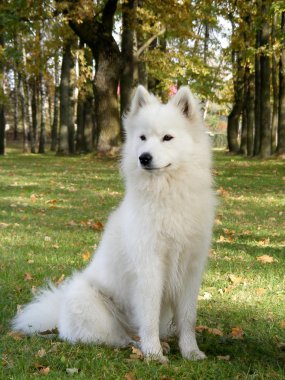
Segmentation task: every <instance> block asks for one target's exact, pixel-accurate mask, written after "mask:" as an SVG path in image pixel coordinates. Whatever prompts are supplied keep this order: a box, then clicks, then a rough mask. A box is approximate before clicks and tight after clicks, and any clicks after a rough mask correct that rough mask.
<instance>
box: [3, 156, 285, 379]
mask: <svg viewBox="0 0 285 380" xmlns="http://www.w3.org/2000/svg"><path fill="white" fill-rule="evenodd" d="M214 175H215V181H216V188H217V192H218V193H219V207H218V209H217V216H216V224H215V231H214V238H213V245H212V251H211V253H210V258H209V264H208V268H207V271H206V273H205V277H204V281H203V286H202V289H201V292H200V296H199V310H198V322H197V325H198V326H197V336H198V343H199V345H200V348H201V349H202V350H204V351H205V352H206V354H207V356H208V359H207V360H205V361H202V362H187V361H185V360H183V359H182V358H181V356H180V354H179V351H178V347H177V342H176V341H175V340H172V341H170V342H169V344H170V347H171V352H170V354H169V359H170V364H169V365H168V366H162V365H160V364H157V363H151V364H148V363H145V362H143V361H142V360H140V359H138V358H136V355H135V354H132V350H131V348H127V349H120V350H118V349H112V348H106V347H97V346H94V345H83V344H76V345H70V344H68V343H65V342H61V341H60V340H59V339H58V337H57V335H47V336H33V337H24V336H21V335H18V334H12V333H11V331H10V326H9V323H10V320H11V318H12V316H13V315H14V314H15V313H16V311H17V307H19V306H18V305H21V304H23V303H25V302H27V301H29V300H30V299H31V292H34V291H35V290H36V288H38V287H39V286H41V285H42V284H44V283H45V281H46V280H47V279H52V280H53V281H54V282H57V283H59V282H61V281H62V280H63V278H64V277H67V276H68V275H69V274H70V273H72V271H73V270H74V269H80V268H82V267H83V266H84V265H86V263H87V262H88V260H89V258H90V255H91V253H92V251H93V247H94V245H95V246H96V244H98V242H99V239H100V235H101V233H102V224H103V225H104V223H105V221H106V219H107V216H108V214H109V213H110V211H111V210H112V209H113V208H114V207H116V205H117V204H118V202H119V201H120V199H121V198H122V195H123V184H122V181H121V179H120V177H119V173H118V164H117V162H116V161H115V160H112V159H102V158H94V157H93V156H83V157H55V156H52V155H22V154H20V153H19V152H17V151H16V150H8V154H7V155H6V156H5V157H1V158H0V295H1V297H0V334H1V335H0V352H1V372H0V379H25V380H26V379H34V378H35V377H38V376H44V375H45V376H46V377H47V378H50V379H65V378H70V376H72V377H73V378H80V379H107V380H109V379H125V380H135V379H161V380H163V379H164V380H170V379H205V380H206V379H207V380H210V379H218V380H220V379H285V250H284V245H285V236H284V235H285V234H284V230H285V192H284V178H285V170H284V162H282V161H274V160H272V161H271V160H269V161H263V162H259V161H255V160H246V159H243V158H237V157H232V156H228V155H225V154H224V153H222V152H217V153H215V169H214Z"/></svg>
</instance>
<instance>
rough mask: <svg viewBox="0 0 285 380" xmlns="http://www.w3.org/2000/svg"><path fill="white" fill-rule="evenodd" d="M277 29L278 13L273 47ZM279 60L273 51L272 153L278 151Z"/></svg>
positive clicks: (275, 16)
mask: <svg viewBox="0 0 285 380" xmlns="http://www.w3.org/2000/svg"><path fill="white" fill-rule="evenodd" d="M276 27H277V13H275V14H274V15H273V21H272V32H271V36H272V38H271V39H272V45H273V46H274V44H275V43H276ZM278 60H279V56H278V55H277V54H276V52H275V51H274V49H273V52H272V71H271V72H272V76H271V78H272V97H273V104H272V121H271V124H272V128H271V151H272V153H273V152H275V151H276V147H277V129H278V103H279V91H278Z"/></svg>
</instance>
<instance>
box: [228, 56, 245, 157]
mask: <svg viewBox="0 0 285 380" xmlns="http://www.w3.org/2000/svg"><path fill="white" fill-rule="evenodd" d="M233 61H234V59H233ZM243 92H244V89H243V68H242V58H241V54H240V53H239V52H238V53H237V59H236V73H235V78H234V104H233V108H232V111H231V113H230V114H229V116H228V130H227V134H228V148H229V151H230V152H231V153H238V152H239V143H238V132H239V121H240V116H241V112H242V109H243Z"/></svg>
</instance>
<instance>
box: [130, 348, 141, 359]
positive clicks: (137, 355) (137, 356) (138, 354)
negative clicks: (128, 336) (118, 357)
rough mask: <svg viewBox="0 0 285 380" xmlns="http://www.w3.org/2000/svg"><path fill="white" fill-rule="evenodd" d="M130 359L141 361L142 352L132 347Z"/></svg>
mask: <svg viewBox="0 0 285 380" xmlns="http://www.w3.org/2000/svg"><path fill="white" fill-rule="evenodd" d="M130 359H134V360H137V359H140V360H141V359H143V353H142V351H141V350H140V349H139V348H137V347H134V346H132V353H131V355H130Z"/></svg>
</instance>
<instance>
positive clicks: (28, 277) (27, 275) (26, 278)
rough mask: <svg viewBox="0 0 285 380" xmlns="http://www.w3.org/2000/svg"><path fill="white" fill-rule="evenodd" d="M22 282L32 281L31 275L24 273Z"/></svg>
mask: <svg viewBox="0 0 285 380" xmlns="http://www.w3.org/2000/svg"><path fill="white" fill-rule="evenodd" d="M24 280H25V281H32V280H33V276H32V275H31V273H29V272H26V273H25V275H24Z"/></svg>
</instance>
